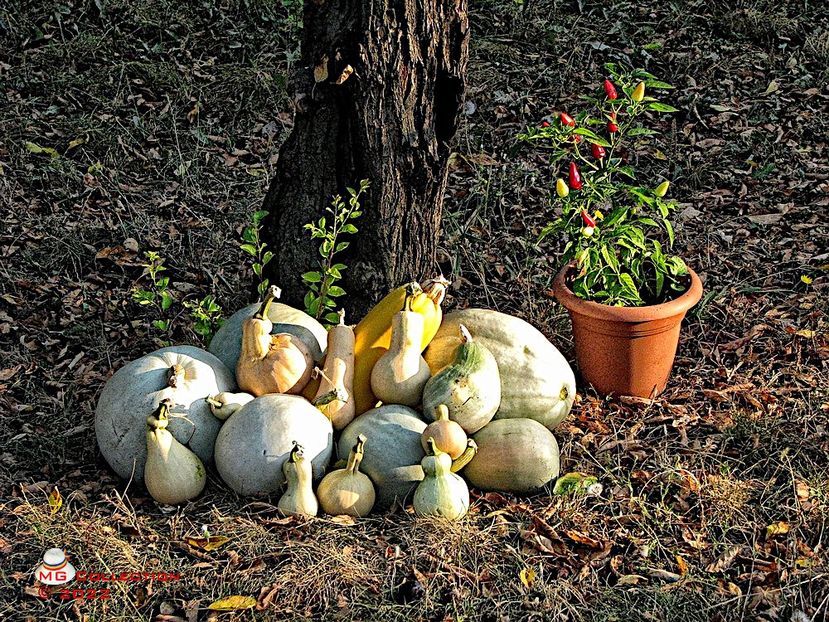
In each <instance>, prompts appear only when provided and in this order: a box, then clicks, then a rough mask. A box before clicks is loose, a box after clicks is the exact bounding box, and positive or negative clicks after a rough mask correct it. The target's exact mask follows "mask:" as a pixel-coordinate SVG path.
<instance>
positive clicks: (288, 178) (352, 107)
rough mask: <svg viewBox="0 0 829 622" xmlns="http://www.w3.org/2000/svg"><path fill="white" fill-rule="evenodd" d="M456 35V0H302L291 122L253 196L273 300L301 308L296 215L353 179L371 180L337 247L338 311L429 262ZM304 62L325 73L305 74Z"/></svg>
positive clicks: (429, 272)
mask: <svg viewBox="0 0 829 622" xmlns="http://www.w3.org/2000/svg"><path fill="white" fill-rule="evenodd" d="M468 38H469V25H468V21H467V0H448V1H442V0H385V1H383V0H339V1H330V0H306V2H305V9H304V31H303V41H302V60H301V66H300V68H299V70H298V71H297V75H296V76H294V90H295V102H296V117H295V125H294V129H293V131H292V133H291V135H290V137H289V138H288V139H287V141H286V142H285V144H284V145H283V146H282V149H281V151H280V154H279V160H278V163H277V167H276V171H275V177H274V179H273V181H272V183H271V186H270V189H269V191H268V195H267V197H266V199H265V205H264V209H266V210H268V211H269V212H270V216H269V217H268V218H267V219H266V220H265V223H264V230H263V233H262V235H263V239H264V240H266V241H267V242H268V243H269V244H270V245H271V247H270V248H271V249H273V251H274V253H275V257H274V259H273V261H272V262H271V264H270V265H269V267H268V268H269V273H268V276H269V277H270V279H271V282H272V283H276V284H278V285H279V286H280V287H282V289H283V301H284V302H287V303H288V304H292V305H294V306H298V307H299V308H302V299H303V296H304V294H305V291H306V288H305V286H304V285H303V283H302V281H301V278H300V275H301V274H302V273H303V272H306V271H307V270H310V269H313V268H314V267H315V262H316V261H317V259H318V258H319V254H318V252H317V248H318V243H319V240H313V242H312V241H311V239H310V236H309V234H308V232H307V231H304V230H303V224H304V223H307V222H310V221H311V220H314V219H318V218H319V216H320V215H322V214H323V211H324V208H325V207H326V206H327V205H328V204H329V203H330V200H331V197H332V196H333V195H334V194H343V195H345V188H346V187H347V186H351V187H355V188H356V187H357V186H358V184H359V181H360V180H361V179H368V180H369V181H370V183H371V187H370V189H369V191H368V194H367V196H366V197H365V200H364V201H363V202H362V204H363V215H362V216H361V217H360V218H359V219H358V220H357V221H356V222H355V224H356V225H357V228H358V229H359V233H358V234H357V235H355V236H352V237H351V239H350V241H351V242H352V244H351V247H350V248H349V249H348V250H347V251H346V252H345V253H344V256H343V257H344V261H343V262H344V263H346V264H347V265H348V270H347V271H346V273H345V274H344V278H345V280H344V282H343V286H344V287H345V289H346V291H347V292H348V300H347V303H346V305H345V306H346V307H347V310H348V311H349V317H360V316H361V315H362V314H363V313H364V312H365V311H366V310H367V308H368V307H369V305H370V304H372V303H373V302H375V301H376V300H378V299H379V298H380V297H381V296H382V295H383V294H385V293H386V292H387V291H388V290H389V289H391V288H392V287H395V286H397V285H399V284H401V283H403V282H406V281H408V280H412V279H422V278H425V277H430V276H434V275H435V274H436V273H437V271H438V266H437V262H436V260H435V248H436V241H437V235H438V230H439V224H440V218H441V211H442V210H441V208H442V201H443V192H444V189H445V187H446V176H447V162H448V157H449V143H450V141H451V139H452V137H453V136H454V134H455V130H456V128H457V121H458V116H459V113H460V107H461V104H462V98H463V94H464V87H465V78H464V76H465V71H466V62H467V57H468ZM349 66H350V67H351V68H353V73H351V74H350V75H347V74H348V67H349ZM315 68H317V71H316V73H317V79H319V77H320V76H321V75H322V74H323V73H325V71H327V78H326V79H324V80H321V81H319V82H317V81H315V75H314V74H315V71H314V70H315ZM355 314H356V315H355Z"/></svg>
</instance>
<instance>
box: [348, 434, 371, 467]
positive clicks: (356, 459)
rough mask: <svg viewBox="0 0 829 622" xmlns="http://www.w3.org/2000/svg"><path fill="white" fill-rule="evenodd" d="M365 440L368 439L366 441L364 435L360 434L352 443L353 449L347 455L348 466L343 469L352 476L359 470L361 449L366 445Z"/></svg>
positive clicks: (361, 455)
mask: <svg viewBox="0 0 829 622" xmlns="http://www.w3.org/2000/svg"><path fill="white" fill-rule="evenodd" d="M366 440H368V439H366V437H365V435H364V434H360V435H359V436H358V437H357V442H356V443H354V448H353V449H352V450H351V453H350V454H348V464H347V465H346V467H345V468H346V470H347V471H348V472H349V473H351V474H352V475H353V474H354V473H356V472H357V470H358V469H359V468H360V463H361V462H362V461H363V448H364V447H365V445H366Z"/></svg>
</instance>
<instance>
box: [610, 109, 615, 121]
mask: <svg viewBox="0 0 829 622" xmlns="http://www.w3.org/2000/svg"><path fill="white" fill-rule="evenodd" d="M610 120H611V121H615V120H616V111H615V110H614V111H613V112H611V113H610Z"/></svg>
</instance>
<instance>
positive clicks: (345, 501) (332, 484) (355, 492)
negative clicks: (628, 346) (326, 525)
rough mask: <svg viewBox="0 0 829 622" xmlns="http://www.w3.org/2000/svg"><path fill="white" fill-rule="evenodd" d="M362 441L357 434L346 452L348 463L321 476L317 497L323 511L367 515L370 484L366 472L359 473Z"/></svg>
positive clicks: (370, 502)
mask: <svg viewBox="0 0 829 622" xmlns="http://www.w3.org/2000/svg"><path fill="white" fill-rule="evenodd" d="M365 444H366V437H365V436H364V435H362V434H360V435H359V436H358V437H357V443H356V444H355V445H354V448H353V449H352V450H351V452H350V453H349V454H348V465H347V466H346V467H345V468H344V469H338V470H336V471H332V472H331V473H329V474H328V475H326V476H325V477H324V478H322V481H321V482H320V485H319V487H318V488H317V499H319V502H320V505H321V506H322V509H323V511H325V513H326V514H331V515H332V516H337V515H339V514H348V515H349V516H358V517H359V516H367V515H368V513H369V512H371V508H372V507H374V494H375V493H374V484H372V483H371V480H370V479H369V477H368V475H366V474H365V473H361V472H360V462H362V460H363V447H365Z"/></svg>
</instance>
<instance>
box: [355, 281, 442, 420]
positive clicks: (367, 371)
mask: <svg viewBox="0 0 829 622" xmlns="http://www.w3.org/2000/svg"><path fill="white" fill-rule="evenodd" d="M448 284H449V282H448V281H447V280H446V279H444V278H443V277H438V278H436V279H432V280H430V281H427V282H426V283H424V285H423V287H420V286H419V285H418V284H417V283H408V284H406V285H401V286H400V287H398V288H397V289H395V290H393V291H391V292H389V293H388V294H387V295H386V297H385V298H383V300H381V301H380V302H378V303H377V305H376V306H375V307H374V308H373V309H372V310H371V311H369V312H368V315H366V316H365V317H364V318H363V319H362V320H361V321H360V323H359V324H357V326H356V327H355V328H354V406H355V408H356V414H357V415H361V414H363V413H364V412H366V411H367V410H370V409H371V408H374V406H375V405H376V404H377V398H376V397H375V396H374V393H373V392H372V390H371V370H372V369H373V368H374V364H375V363H376V362H377V361H378V360H379V359H380V357H381V356H383V354H385V352H386V350H388V348H389V345H390V344H391V326H392V319H393V318H394V316H395V314H396V313H397V312H398V311H400V309H402V308H403V304H404V303H405V301H406V291H407V288H410V287H412V286H413V285H414V286H415V287H416V293H415V295H414V296H412V299H411V310H412V311H414V312H415V313H418V314H420V315H422V316H423V339H422V341H421V350H424V349H426V346H428V345H429V342H430V341H432V337H434V336H435V333H437V331H438V328H440V322H441V319H442V318H443V312H442V310H441V308H440V305H441V303H442V302H443V298H444V296H445V294H446V286H447V285H448Z"/></svg>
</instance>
